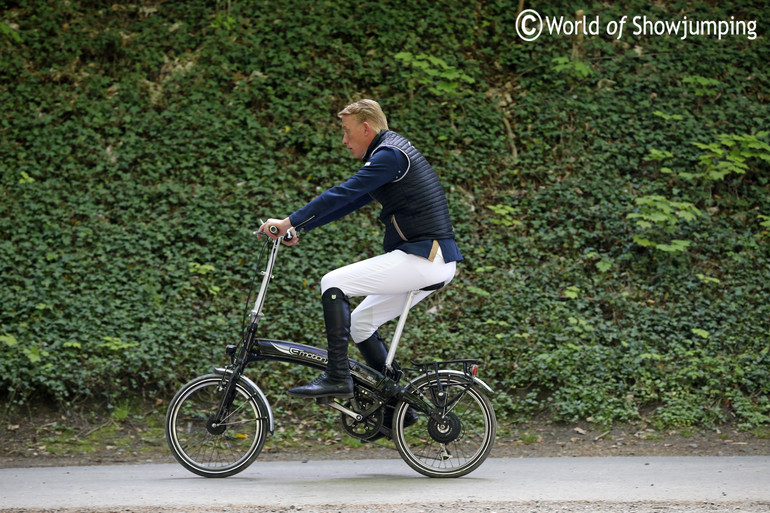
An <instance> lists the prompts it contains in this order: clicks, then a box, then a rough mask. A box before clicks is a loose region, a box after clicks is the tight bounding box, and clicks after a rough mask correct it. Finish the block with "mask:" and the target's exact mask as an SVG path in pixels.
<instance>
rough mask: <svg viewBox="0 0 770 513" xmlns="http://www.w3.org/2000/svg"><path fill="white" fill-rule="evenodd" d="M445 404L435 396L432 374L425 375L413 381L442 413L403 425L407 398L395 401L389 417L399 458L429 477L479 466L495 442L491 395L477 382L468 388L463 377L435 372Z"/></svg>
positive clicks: (460, 473)
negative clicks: (394, 408) (391, 421)
mask: <svg viewBox="0 0 770 513" xmlns="http://www.w3.org/2000/svg"><path fill="white" fill-rule="evenodd" d="M439 379H440V380H441V385H442V388H443V391H444V392H446V394H447V401H446V403H445V404H446V405H447V406H446V407H443V406H441V405H440V401H438V400H437V393H438V381H437V379H436V377H435V376H430V377H423V378H420V379H418V380H417V381H415V383H414V385H415V386H416V388H417V390H419V392H420V393H421V394H422V395H423V397H424V398H425V399H426V400H427V401H428V402H429V403H431V404H433V405H434V407H435V408H436V411H437V412H439V413H440V414H441V415H440V416H439V418H431V417H428V416H426V415H424V414H423V413H420V420H419V421H418V422H417V423H416V424H414V425H413V426H411V427H408V428H404V419H405V417H406V414H407V410H408V408H409V404H408V403H406V402H403V401H402V402H400V403H399V404H398V405H397V406H396V411H395V414H394V416H393V441H394V442H395V444H396V448H397V449H398V452H399V454H400V455H401V458H403V460H404V461H405V462H406V463H407V464H408V465H409V466H410V467H412V468H413V469H414V470H416V471H417V472H419V473H421V474H423V475H426V476H428V477H460V476H464V475H466V474H468V473H470V472H472V471H474V470H476V469H477V468H478V467H479V465H481V464H482V463H483V462H484V460H486V459H487V456H489V452H490V451H491V450H492V446H493V445H494V442H495V433H496V431H497V419H496V418H495V411H494V409H493V407H492V403H491V402H490V400H489V398H487V396H486V395H485V394H484V393H483V392H482V391H481V389H480V388H479V387H478V386H476V385H471V386H470V388H467V383H468V382H467V380H466V379H464V378H462V377H458V376H455V375H448V374H444V375H441V374H439Z"/></svg>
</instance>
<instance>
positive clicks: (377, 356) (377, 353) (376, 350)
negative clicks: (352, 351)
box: [356, 331, 388, 372]
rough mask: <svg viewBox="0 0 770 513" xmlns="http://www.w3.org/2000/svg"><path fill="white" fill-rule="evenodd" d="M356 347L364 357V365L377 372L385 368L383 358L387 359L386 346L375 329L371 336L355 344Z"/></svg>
mask: <svg viewBox="0 0 770 513" xmlns="http://www.w3.org/2000/svg"><path fill="white" fill-rule="evenodd" d="M356 347H357V348H358V350H359V351H361V356H363V357H364V361H365V362H366V365H368V366H369V367H371V368H372V369H374V370H376V371H377V372H382V371H384V370H385V360H387V359H388V346H386V345H385V341H384V340H382V337H381V336H380V334H379V333H378V332H376V331H375V332H374V334H372V336H371V337H369V338H367V339H366V340H364V341H363V342H359V343H358V344H356Z"/></svg>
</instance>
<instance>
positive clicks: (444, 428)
mask: <svg viewBox="0 0 770 513" xmlns="http://www.w3.org/2000/svg"><path fill="white" fill-rule="evenodd" d="M462 428H463V427H462V423H461V422H460V417H458V416H457V415H455V414H454V413H453V412H450V413H448V414H447V415H446V417H444V418H443V419H441V421H440V422H439V421H436V420H435V419H430V420H429V421H428V434H430V437H431V438H433V439H434V440H435V441H437V442H438V443H440V444H448V443H451V442H454V441H455V440H456V439H457V437H458V436H460V433H461V432H462Z"/></svg>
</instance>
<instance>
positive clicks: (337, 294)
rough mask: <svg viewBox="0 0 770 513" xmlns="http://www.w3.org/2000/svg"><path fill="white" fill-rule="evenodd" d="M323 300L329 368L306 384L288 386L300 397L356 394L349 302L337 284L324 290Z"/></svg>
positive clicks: (351, 395)
mask: <svg viewBox="0 0 770 513" xmlns="http://www.w3.org/2000/svg"><path fill="white" fill-rule="evenodd" d="M321 303H323V308H324V321H325V322H326V340H327V341H328V344H329V359H328V360H329V361H328V363H327V364H326V371H325V372H324V373H323V374H321V375H320V376H319V377H318V378H316V379H315V380H313V381H312V382H311V383H309V384H307V385H304V386H301V387H294V388H291V389H289V393H290V394H292V395H298V396H301V397H353V378H351V377H350V365H349V364H348V337H349V336H350V303H349V302H348V298H347V297H345V294H344V293H343V292H342V291H341V290H340V289H338V288H336V287H333V288H330V289H329V290H327V291H326V292H324V294H323V296H321Z"/></svg>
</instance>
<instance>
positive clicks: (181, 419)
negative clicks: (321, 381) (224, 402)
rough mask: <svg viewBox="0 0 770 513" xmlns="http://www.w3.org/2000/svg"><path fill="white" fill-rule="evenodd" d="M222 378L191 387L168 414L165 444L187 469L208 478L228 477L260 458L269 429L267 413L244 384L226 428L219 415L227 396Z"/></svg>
mask: <svg viewBox="0 0 770 513" xmlns="http://www.w3.org/2000/svg"><path fill="white" fill-rule="evenodd" d="M221 384H222V376H219V375H216V374H209V375H206V376H200V377H198V378H195V379H194V380H192V381H190V382H189V383H187V384H186V385H184V386H183V387H182V389H181V390H180V391H179V392H177V394H176V395H175V396H174V398H173V399H172V400H171V404H170V405H169V408H168V413H167V414H166V440H167V442H168V445H169V447H170V448H171V453H172V454H173V455H174V457H175V458H176V460H177V461H178V462H179V463H181V464H182V466H184V467H185V468H186V469H188V470H190V471H191V472H194V473H195V474H198V475H199V476H204V477H228V476H232V475H234V474H237V473H238V472H241V471H242V470H244V469H245V468H246V467H248V466H249V465H251V463H252V462H253V461H254V460H255V459H256V458H257V456H259V453H260V452H261V451H262V447H263V446H264V444H265V439H266V438H267V431H268V429H269V417H268V407H267V405H266V404H265V403H264V401H263V400H262V399H261V398H260V397H259V396H258V395H256V394H253V393H252V392H251V391H250V390H249V388H248V387H246V386H245V385H244V384H243V383H242V382H239V383H237V384H236V386H235V396H234V399H233V403H232V405H231V406H230V409H229V411H228V413H227V414H226V415H225V417H224V419H222V420H221V422H216V414H217V410H218V409H219V403H220V401H221V399H222V394H223V393H224V390H223V389H222V388H221Z"/></svg>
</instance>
